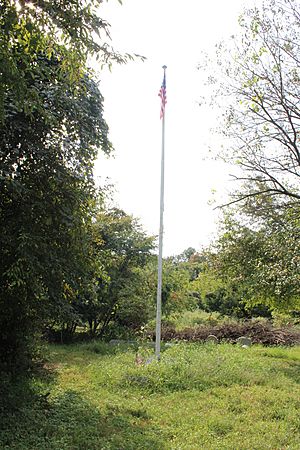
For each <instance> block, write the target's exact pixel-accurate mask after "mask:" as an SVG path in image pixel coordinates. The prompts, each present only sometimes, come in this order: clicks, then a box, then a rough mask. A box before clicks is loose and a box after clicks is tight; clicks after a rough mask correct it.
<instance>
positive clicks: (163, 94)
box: [158, 74, 167, 119]
mask: <svg viewBox="0 0 300 450" xmlns="http://www.w3.org/2000/svg"><path fill="white" fill-rule="evenodd" d="M158 96H159V97H160V98H161V106H160V118H161V119H162V117H163V116H164V115H165V106H166V103H167V86H166V74H164V78H163V82H162V84H161V88H160V91H159V93H158Z"/></svg>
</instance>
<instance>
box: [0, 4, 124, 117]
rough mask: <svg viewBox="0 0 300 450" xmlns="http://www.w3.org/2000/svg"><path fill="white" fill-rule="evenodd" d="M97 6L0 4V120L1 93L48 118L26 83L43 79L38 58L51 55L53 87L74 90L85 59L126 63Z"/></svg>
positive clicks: (38, 96)
mask: <svg viewBox="0 0 300 450" xmlns="http://www.w3.org/2000/svg"><path fill="white" fill-rule="evenodd" d="M101 4H102V1H101V0H93V1H89V2H86V1H85V0H74V1H72V2H69V1H66V0H62V1H52V0H33V1H31V2H29V1H27V0H24V1H16V0H0V11H1V15H0V44H1V45H0V65H1V68H3V70H2V71H1V73H0V121H1V120H2V119H3V118H5V117H6V116H7V111H6V102H7V101H6V93H7V92H9V93H10V97H11V99H12V103H13V104H14V107H15V108H16V109H17V110H19V111H22V110H23V109H24V111H25V113H26V114H31V113H34V112H36V111H38V112H39V114H40V115H41V116H45V117H47V116H48V114H49V107H48V106H47V103H46V102H45V101H44V97H43V95H41V92H40V90H39V89H37V88H36V84H34V83H32V81H33V80H34V79H35V77H36V75H37V73H38V74H39V75H40V78H42V77H43V75H44V70H43V66H40V61H39V56H40V55H43V56H44V57H45V58H46V59H48V60H51V59H52V58H53V56H56V58H57V59H58V60H59V63H60V64H59V66H58V68H57V76H58V79H59V83H60V84H64V85H65V86H68V89H70V90H73V89H75V90H76V86H77V82H78V81H79V80H80V78H81V77H82V75H83V73H84V71H85V69H84V67H85V65H86V62H87V59H88V57H89V56H91V55H95V56H97V59H98V60H99V62H100V63H101V64H108V65H110V64H111V63H112V62H113V61H116V62H118V63H124V62H126V61H127V60H128V59H132V56H131V55H129V54H126V55H120V54H118V53H117V52H115V51H114V49H113V48H112V47H111V46H110V44H109V41H110V34H109V27H110V26H109V24H108V23H107V22H106V21H105V20H103V19H102V18H100V17H99V15H98V13H99V10H101Z"/></svg>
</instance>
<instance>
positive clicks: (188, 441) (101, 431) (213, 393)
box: [0, 343, 300, 450]
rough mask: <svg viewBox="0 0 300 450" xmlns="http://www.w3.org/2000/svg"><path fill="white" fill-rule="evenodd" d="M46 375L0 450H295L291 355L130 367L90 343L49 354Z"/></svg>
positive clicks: (192, 354)
mask: <svg viewBox="0 0 300 450" xmlns="http://www.w3.org/2000/svg"><path fill="white" fill-rule="evenodd" d="M139 352H140V354H141V355H142V356H143V357H144V359H145V360H146V359H147V358H148V357H149V352H150V350H149V349H146V348H140V349H139ZM49 366H50V367H52V368H53V369H55V371H56V378H55V379H54V380H53V381H52V385H51V386H50V387H49V382H46V381H44V382H40V381H39V385H38V386H37V383H38V380H36V388H39V389H40V390H43V391H44V393H45V392H46V391H49V390H50V392H51V393H50V395H49V396H48V397H47V399H46V398H45V397H43V396H42V397H39V400H38V401H33V402H32V403H27V404H25V405H23V406H19V407H18V408H17V409H16V410H15V411H13V412H11V413H10V414H6V415H5V417H4V418H3V419H1V423H2V427H1V428H2V431H1V433H0V448H1V449H9V450H10V449H18V450H21V449H22V450H23V449H24V450H25V449H26V450H31V449H32V450H33V449H38V450H40V449H41V450H77V449H78V450H79V449H82V450H93V449H95V450H96V449H97V450H100V449H102V450H110V449H111V450H131V449H132V450H137V449H145V450H147V449H149V450H150V449H151V450H163V449H174V450H175V449H177V450H179V449H181V450H188V449H190V450H194V449H208V450H214V449H216V450H222V449H224V450H231V449H232V450H242V449H245V450H255V449H257V450H265V449H272V450H275V449H276V450H277V449H290V450H292V449H297V450H298V449H299V448H300V415H299V410H300V348H299V347H294V348H264V347H259V346H253V347H252V348H248V349H243V348H239V347H236V346H231V345H229V344H227V345H225V344H224V345H223V344H222V345H218V346H214V345H207V344H206V345H200V344H178V345H174V346H173V347H170V348H167V349H165V351H164V352H163V354H162V360H161V362H160V363H157V362H152V363H151V364H148V365H141V366H137V365H136V364H135V349H134V348H126V347H124V346H116V347H111V346H109V345H106V344H102V343H90V344H81V345H72V346H51V347H50V361H49Z"/></svg>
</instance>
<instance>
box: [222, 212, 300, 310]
mask: <svg viewBox="0 0 300 450" xmlns="http://www.w3.org/2000/svg"><path fill="white" fill-rule="evenodd" d="M299 230H300V228H299V216H298V214H296V215H294V211H293V213H291V211H290V210H288V211H285V210H281V212H277V213H276V214H273V216H270V217H268V218H265V219H264V221H263V222H262V224H261V225H260V226H256V228H253V227H251V226H249V225H248V226H247V225H246V224H244V225H243V224H241V223H240V222H239V221H237V220H236V219H234V218H233V217H232V216H231V217H230V216H227V218H226V219H225V223H224V232H223V234H222V235H221V236H220V238H219V241H218V243H217V256H216V258H215V268H216V271H217V273H218V274H219V276H220V277H222V278H223V280H230V281H229V284H232V285H233V286H236V285H239V286H240V288H241V289H242V291H243V294H244V300H245V301H246V303H248V304H249V305H255V304H264V305H267V306H270V307H272V308H273V309H274V308H275V309H278V310H282V311H288V310H293V309H299V299H300V291H299V282H300V278H299V270H298V267H299V254H300V248H299Z"/></svg>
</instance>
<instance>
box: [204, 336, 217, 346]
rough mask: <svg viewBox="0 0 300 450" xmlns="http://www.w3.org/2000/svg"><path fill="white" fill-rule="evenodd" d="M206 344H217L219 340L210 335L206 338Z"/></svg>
mask: <svg viewBox="0 0 300 450" xmlns="http://www.w3.org/2000/svg"><path fill="white" fill-rule="evenodd" d="M206 342H208V343H209V344H217V343H218V342H219V339H218V338H217V336H215V335H214V334H210V335H209V336H207V338H206Z"/></svg>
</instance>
